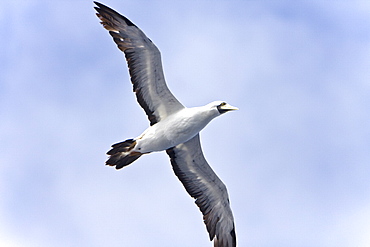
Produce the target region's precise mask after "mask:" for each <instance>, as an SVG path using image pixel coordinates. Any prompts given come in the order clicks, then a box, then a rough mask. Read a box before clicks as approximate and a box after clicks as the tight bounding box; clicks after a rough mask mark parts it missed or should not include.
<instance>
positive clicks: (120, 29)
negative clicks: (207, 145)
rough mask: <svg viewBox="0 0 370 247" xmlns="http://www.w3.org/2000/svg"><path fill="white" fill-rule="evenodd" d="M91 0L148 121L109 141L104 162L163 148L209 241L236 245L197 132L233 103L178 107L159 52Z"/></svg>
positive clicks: (225, 200) (221, 246)
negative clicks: (121, 138) (123, 59)
mask: <svg viewBox="0 0 370 247" xmlns="http://www.w3.org/2000/svg"><path fill="white" fill-rule="evenodd" d="M94 3H95V4H96V5H97V7H95V9H96V11H97V16H98V18H99V19H100V20H101V24H102V25H103V27H104V28H105V29H107V30H108V31H109V34H110V35H111V36H112V37H113V40H114V42H115V43H116V44H117V46H118V48H119V49H120V50H121V51H122V52H123V53H124V54H125V57H126V61H127V64H128V68H129V73H130V77H131V82H132V84H133V91H134V92H135V94H136V97H137V101H138V103H139V104H140V106H141V107H142V108H143V109H144V111H145V113H146V115H147V116H148V119H149V121H150V127H148V128H147V129H146V130H145V131H144V132H143V133H142V134H141V135H140V136H138V137H136V138H134V139H128V140H125V141H123V142H119V143H116V144H113V145H112V149H111V150H109V151H108V153H107V154H108V155H109V158H108V160H107V161H106V164H107V165H110V166H115V167H116V169H120V168H122V167H124V166H127V165H129V164H130V163H132V162H134V161H135V160H136V159H138V158H139V157H140V156H141V155H143V154H148V153H151V152H157V151H164V150H166V152H167V154H168V155H169V157H170V160H171V164H172V168H173V170H174V172H175V174H176V176H177V177H178V178H179V180H180V181H181V182H182V184H183V185H184V187H185V189H186V191H187V192H188V193H189V194H190V196H192V197H193V198H195V199H196V200H195V203H196V204H197V205H198V207H199V208H200V210H201V212H202V213H203V220H204V223H205V225H206V228H207V231H208V233H209V237H210V240H211V241H212V240H214V246H215V247H216V246H217V247H234V246H236V234H235V227H234V219H233V214H232V212H231V208H230V203H229V196H228V193H227V190H226V186H225V185H224V183H223V182H222V181H221V180H220V179H219V178H218V177H217V175H216V174H215V173H214V171H213V170H212V169H211V167H210V166H209V165H208V163H207V161H206V159H205V158H204V155H203V152H202V149H201V146H200V140H199V132H200V131H201V130H202V129H203V128H204V127H205V126H206V125H207V124H208V123H209V122H210V121H211V120H212V119H214V118H215V117H218V116H220V115H222V114H224V113H226V112H228V111H232V110H237V109H238V108H236V107H233V106H231V105H229V104H227V103H226V102H223V101H215V102H212V103H210V104H208V105H205V106H201V107H193V108H186V107H184V106H183V105H182V104H181V103H180V102H179V101H178V100H177V99H176V98H175V96H174V95H173V94H172V93H171V91H170V90H169V89H168V88H167V85H166V82H165V79H164V75H163V70H162V62H161V55H160V52H159V50H158V48H157V47H156V46H155V45H154V43H153V42H152V41H151V40H150V39H149V38H148V37H147V36H146V35H145V34H144V33H143V32H142V31H141V30H140V29H139V28H138V27H137V26H136V25H135V24H134V23H132V22H131V21H130V20H129V19H127V18H126V17H124V16H122V15H120V14H119V13H117V12H116V11H114V10H113V9H111V8H109V7H107V6H105V5H103V4H101V3H98V2H94Z"/></svg>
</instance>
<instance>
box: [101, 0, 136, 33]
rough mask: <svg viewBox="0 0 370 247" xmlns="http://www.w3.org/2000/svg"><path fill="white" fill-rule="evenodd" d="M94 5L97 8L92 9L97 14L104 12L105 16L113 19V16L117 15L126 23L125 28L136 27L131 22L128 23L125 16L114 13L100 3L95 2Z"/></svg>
mask: <svg viewBox="0 0 370 247" xmlns="http://www.w3.org/2000/svg"><path fill="white" fill-rule="evenodd" d="M94 3H95V4H96V5H97V6H98V7H94V9H95V10H96V11H97V12H98V13H99V14H102V13H103V12H106V13H107V14H109V15H110V16H112V17H113V18H114V15H117V16H119V17H120V18H122V19H123V20H124V22H125V23H126V25H127V26H134V27H137V26H136V25H135V24H134V23H133V22H132V21H130V20H129V19H127V18H126V17H125V16H123V15H121V14H120V13H118V12H117V11H115V10H114V9H112V8H110V7H108V6H106V5H104V4H102V3H99V2H96V1H94Z"/></svg>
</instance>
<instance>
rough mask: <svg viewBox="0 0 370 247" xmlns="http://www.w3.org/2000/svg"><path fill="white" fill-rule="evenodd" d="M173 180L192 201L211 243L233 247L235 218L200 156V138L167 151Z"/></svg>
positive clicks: (223, 190) (223, 191) (219, 184)
mask: <svg viewBox="0 0 370 247" xmlns="http://www.w3.org/2000/svg"><path fill="white" fill-rule="evenodd" d="M167 154H168V155H169V156H170V158H171V164H172V167H173V170H174V172H175V174H176V176H177V177H178V178H179V179H180V181H181V182H182V184H183V185H184V187H185V189H186V191H187V192H188V193H189V194H190V196H192V197H193V198H195V199H196V200H195V203H196V204H197V205H198V207H199V208H200V211H202V213H203V220H204V223H205V224H206V227H207V231H208V233H209V237H210V239H211V241H212V240H213V239H214V238H215V241H214V246H215V247H216V246H217V247H234V246H236V234H235V227H234V218H233V214H232V212H231V208H230V203H229V197H228V194H227V190H226V186H225V185H224V184H223V183H222V181H221V180H220V179H219V178H218V177H217V175H216V174H215V173H214V171H213V170H212V169H211V167H210V166H209V165H208V163H207V161H206V159H205V158H204V156H203V152H202V149H201V146H200V140H199V134H198V135H196V136H195V137H193V138H192V139H190V140H189V141H187V142H185V143H182V144H180V145H177V146H175V147H173V148H170V149H168V150H167Z"/></svg>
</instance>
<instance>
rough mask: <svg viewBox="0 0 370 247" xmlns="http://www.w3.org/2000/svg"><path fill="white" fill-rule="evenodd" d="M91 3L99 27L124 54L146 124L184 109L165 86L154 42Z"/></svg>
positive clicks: (122, 18) (124, 19)
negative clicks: (101, 27) (101, 26)
mask: <svg viewBox="0 0 370 247" xmlns="http://www.w3.org/2000/svg"><path fill="white" fill-rule="evenodd" d="M94 3H95V4H96V5H97V6H98V7H95V9H96V11H97V12H98V13H97V16H98V17H99V19H100V20H101V24H102V25H103V26H104V28H105V29H107V30H108V31H109V34H110V35H111V36H112V37H113V40H114V42H115V43H116V44H117V46H118V48H119V49H120V50H121V51H123V52H124V53H125V57H126V61H127V64H128V68H129V72H130V76H131V82H132V84H133V88H134V92H135V93H136V98H137V101H138V102H139V104H140V106H141V107H142V108H143V109H144V111H145V113H146V114H147V116H148V119H149V121H150V124H151V125H153V124H155V123H157V122H159V121H160V120H161V119H164V118H166V116H168V115H170V114H172V113H174V112H177V111H178V110H180V109H182V108H184V106H183V105H182V104H181V103H180V102H179V101H178V100H177V99H176V98H175V96H173V94H172V93H171V91H170V90H169V89H168V87H167V85H166V81H165V79H164V75H163V69H162V62H161V54H160V52H159V50H158V48H157V47H156V46H155V45H154V43H153V42H152V41H151V40H150V39H149V38H148V37H146V35H145V34H144V33H143V32H142V31H141V30H140V29H139V28H138V27H137V26H136V25H135V24H133V23H132V22H131V21H130V20H129V19H127V18H126V17H124V16H122V15H120V14H119V13H117V12H116V11H114V10H113V9H111V8H109V7H107V6H105V5H103V4H101V3H98V2H94Z"/></svg>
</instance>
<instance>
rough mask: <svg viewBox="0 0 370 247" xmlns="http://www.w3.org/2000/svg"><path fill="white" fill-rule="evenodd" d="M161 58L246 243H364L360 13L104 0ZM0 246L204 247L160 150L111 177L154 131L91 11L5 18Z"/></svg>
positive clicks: (264, 246)
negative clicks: (113, 158)
mask: <svg viewBox="0 0 370 247" xmlns="http://www.w3.org/2000/svg"><path fill="white" fill-rule="evenodd" d="M103 3H104V4H107V5H108V6H110V7H112V8H114V9H115V10H117V11H118V12H120V13H121V14H123V15H126V16H127V17H128V18H130V19H131V20H132V21H133V22H134V23H135V24H137V25H138V26H139V27H140V28H141V29H142V30H143V31H144V32H145V33H146V34H147V35H148V36H149V37H150V38H151V39H152V40H153V41H154V43H155V44H156V45H157V46H158V47H159V49H160V50H161V52H162V60H163V63H164V70H165V75H166V79H167V82H168V85H169V87H170V89H171V90H172V91H173V92H174V94H175V95H176V96H177V98H178V99H179V100H180V101H181V102H182V103H183V104H185V105H187V106H197V105H204V104H206V103H209V102H211V101H213V100H226V101H227V102H229V103H230V104H232V105H235V106H238V107H239V108H240V110H239V111H237V112H233V113H228V114H226V115H224V116H222V117H221V118H217V119H215V120H214V121H213V122H211V123H210V125H209V126H207V128H206V129H205V130H203V131H202V133H201V139H202V145H203V150H204V153H205V155H206V157H207V160H208V161H209V163H210V164H211V165H212V167H213V168H214V170H215V171H216V173H217V174H218V175H219V177H220V178H221V179H222V180H223V181H224V182H225V184H226V185H227V188H228V191H229V194H230V199H231V206H232V209H233V212H234V217H235V222H236V231H237V236H238V243H239V246H250V247H254V246H256V247H257V246H258V247H279V246H281V247H287V246H288V247H289V246H292V247H311V246H317V247H321V246H322V247H324V246H325V247H328V246H335V247H341V246H364V247H365V246H366V247H367V246H369V245H370V237H369V232H370V225H369V222H370V182H369V177H370V165H369V164H370V155H369V147H370V128H369V127H370V116H369V115H370V114H369V113H370V110H369V109H370V97H369V96H370V94H369V93H370V70H369V68H370V4H369V3H368V2H367V1H351V3H347V1H212V2H210V1H197V2H195V1H194V2H190V1H183V2H180V1H160V2H149V1H114V0H107V1H105V2H103ZM0 18H1V21H0V26H1V28H0V32H1V37H2V39H1V41H0V42H1V48H0V52H1V56H0V61H1V65H2V66H0V81H1V84H0V114H1V121H0V139H1V143H0V152H1V155H0V163H1V166H0V194H1V200H0V245H1V246H10V247H18V246H27V247H28V246H30V247H33V246H37V247H40V246H41V247H43V246H45V247H46V246H47V247H49V246H55V247H58V246H91V247H98V246H112V247H115V246H161V247H163V246H211V243H210V242H209V240H208V236H207V233H206V230H205V226H204V225H203V223H202V219H201V213H200V211H199V210H198V208H197V207H196V206H195V204H194V202H193V199H192V198H190V197H189V196H188V195H187V193H186V192H185V190H184V188H183V187H182V185H181V183H180V182H179V181H178V180H177V178H176V176H175V175H174V174H173V172H172V169H171V166H170V163H169V160H168V157H167V155H166V154H165V153H163V152H162V153H153V154H150V155H147V156H143V157H142V158H140V159H139V160H138V161H136V162H135V163H134V164H132V165H130V166H129V167H127V168H125V169H122V170H120V171H116V170H115V169H112V168H110V167H106V166H104V162H105V160H106V155H105V152H106V151H107V150H108V149H109V147H110V145H111V144H112V143H115V142H118V141H121V140H124V139H126V138H130V137H135V136H137V135H139V134H140V133H141V132H142V131H143V130H144V129H145V128H146V127H147V126H148V121H147V119H146V116H145V114H144V112H143V111H142V109H141V108H140V107H139V106H138V104H137V103H136V100H135V97H134V95H133V93H132V88H131V85H130V82H129V77H128V72H127V68H126V64H125V60H124V58H123V55H122V54H121V53H120V51H119V50H118V49H117V48H116V46H115V44H114V43H113V41H112V40H111V38H110V36H109V35H108V33H107V32H106V31H105V30H104V29H103V28H102V27H101V25H100V24H99V20H98V19H97V18H96V17H95V13H94V10H93V3H92V1H38V0H35V1H32V2H31V1H18V0H15V1H4V2H3V3H2V8H1V9H0Z"/></svg>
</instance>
